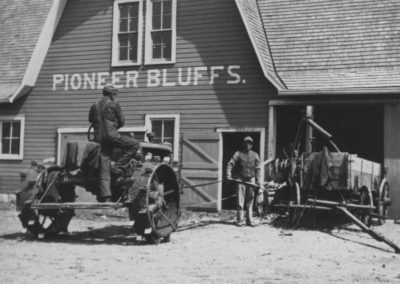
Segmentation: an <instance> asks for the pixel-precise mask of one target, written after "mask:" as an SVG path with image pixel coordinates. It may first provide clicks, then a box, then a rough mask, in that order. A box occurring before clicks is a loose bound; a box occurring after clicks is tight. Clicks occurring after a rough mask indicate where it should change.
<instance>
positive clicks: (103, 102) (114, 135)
mask: <svg viewBox="0 0 400 284" xmlns="http://www.w3.org/2000/svg"><path fill="white" fill-rule="evenodd" d="M103 95H104V96H103V97H102V98H101V99H100V100H99V101H98V102H97V103H95V104H93V105H92V107H91V108H90V112H89V122H90V123H92V124H93V128H94V132H95V141H96V142H97V143H99V144H100V145H101V168H100V185H99V190H100V192H99V195H100V197H101V198H106V197H110V196H111V190H110V183H111V178H110V172H111V155H112V151H113V148H114V147H117V148H119V149H121V150H122V152H123V154H122V155H121V156H120V157H119V158H118V160H117V161H116V162H115V165H114V168H115V169H117V171H119V172H121V173H125V174H129V162H130V160H131V159H132V158H133V157H134V155H135V154H136V152H137V150H138V149H139V146H140V145H139V143H138V142H137V141H136V140H135V139H134V138H132V137H128V136H122V135H121V134H120V133H119V132H118V129H119V128H121V127H122V126H123V125H124V123H125V119H124V115H123V113H122V110H121V107H120V106H119V104H118V102H116V101H114V97H115V96H116V95H117V89H115V88H114V87H113V86H106V87H104V88H103Z"/></svg>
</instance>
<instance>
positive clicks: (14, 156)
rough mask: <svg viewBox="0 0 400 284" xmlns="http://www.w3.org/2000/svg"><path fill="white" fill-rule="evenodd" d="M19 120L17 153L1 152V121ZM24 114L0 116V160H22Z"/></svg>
mask: <svg viewBox="0 0 400 284" xmlns="http://www.w3.org/2000/svg"><path fill="white" fill-rule="evenodd" d="M9 121H20V122H21V128H20V140H19V154H2V153H1V149H2V138H3V133H2V132H3V122H9ZM24 136H25V116H0V160H22V159H23V158H24Z"/></svg>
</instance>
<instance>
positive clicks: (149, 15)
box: [144, 0, 177, 65]
mask: <svg viewBox="0 0 400 284" xmlns="http://www.w3.org/2000/svg"><path fill="white" fill-rule="evenodd" d="M152 1H153V0H146V32H145V46H146V48H145V59H144V62H145V64H147V65H152V64H172V63H175V62H176V10H177V9H176V0H171V1H172V3H171V9H172V11H171V12H172V15H171V18H172V19H171V29H172V35H171V60H164V59H153V58H152V50H153V46H152V40H151V31H152V25H153V20H152V15H153V5H152Z"/></svg>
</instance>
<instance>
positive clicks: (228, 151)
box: [222, 132, 261, 210]
mask: <svg viewBox="0 0 400 284" xmlns="http://www.w3.org/2000/svg"><path fill="white" fill-rule="evenodd" d="M246 136H250V137H252V138H253V141H254V143H253V149H252V150H253V151H255V152H256V153H258V154H259V155H260V141H261V133H260V132H222V147H223V149H222V153H223V154H222V169H223V174H222V180H223V182H222V209H223V210H233V209H236V197H232V198H228V199H226V200H224V199H225V198H227V197H229V196H232V195H234V194H235V193H236V190H235V186H234V184H232V183H227V181H226V165H227V164H228V162H229V160H230V159H231V157H232V156H233V154H234V153H235V152H236V151H237V150H239V149H241V148H242V146H243V139H244V137H246Z"/></svg>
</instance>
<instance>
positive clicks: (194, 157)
mask: <svg viewBox="0 0 400 284" xmlns="http://www.w3.org/2000/svg"><path fill="white" fill-rule="evenodd" d="M181 143H182V144H181V147H182V155H181V165H182V169H181V178H182V183H183V195H182V205H183V206H185V207H187V208H189V209H197V210H217V207H218V185H219V183H218V159H219V134H218V133H185V134H184V135H183V136H182V142H181ZM197 185H199V186H197Z"/></svg>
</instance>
